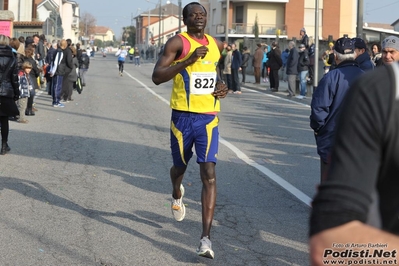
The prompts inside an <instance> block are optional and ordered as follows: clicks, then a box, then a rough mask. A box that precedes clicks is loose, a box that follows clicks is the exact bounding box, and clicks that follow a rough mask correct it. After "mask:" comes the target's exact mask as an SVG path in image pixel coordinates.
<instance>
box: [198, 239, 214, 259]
mask: <svg viewBox="0 0 399 266" xmlns="http://www.w3.org/2000/svg"><path fill="white" fill-rule="evenodd" d="M197 254H198V256H201V257H205V258H209V259H213V258H214V257H215V253H214V252H213V250H212V242H211V240H210V239H209V238H208V237H206V236H204V237H203V238H201V240H200V244H199V247H198V248H197Z"/></svg>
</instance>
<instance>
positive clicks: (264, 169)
mask: <svg viewBox="0 0 399 266" xmlns="http://www.w3.org/2000/svg"><path fill="white" fill-rule="evenodd" d="M124 73H125V74H126V75H127V76H129V77H130V78H131V79H133V80H134V81H136V82H137V83H139V84H140V85H142V86H143V87H144V88H145V89H146V90H147V91H148V92H150V93H151V94H153V95H154V96H155V97H157V98H158V99H160V100H161V101H163V102H164V103H166V104H167V105H169V101H168V100H166V99H164V98H163V97H162V96H160V95H159V94H157V93H156V92H154V91H153V90H151V89H150V88H149V87H148V86H147V85H145V84H144V83H143V82H141V81H140V80H138V79H136V78H135V77H133V76H132V75H130V74H129V73H127V72H124ZM246 90H248V91H252V92H255V93H260V92H258V91H256V90H251V89H246ZM262 94H263V95H267V96H269V97H275V98H279V99H281V100H284V101H289V102H293V103H297V104H300V105H305V106H309V105H306V104H303V103H298V102H296V101H291V100H289V99H283V98H281V97H278V96H275V95H270V94H264V93H262ZM309 107H310V106H309ZM219 141H220V143H222V144H223V145H225V146H226V147H227V148H229V149H230V150H231V151H232V152H234V153H235V154H236V155H237V157H238V158H240V159H241V160H243V161H244V162H245V163H247V164H248V165H250V166H252V167H254V168H256V169H258V170H259V171H260V172H262V173H263V174H264V175H266V176H267V177H269V178H270V179H271V180H273V181H274V182H276V183H277V184H279V185H280V186H281V187H282V188H284V189H285V190H287V191H288V192H290V193H291V194H292V195H294V196H295V197H296V198H298V199H299V200H300V201H301V202H303V203H305V204H306V205H308V206H309V207H310V206H311V202H312V199H311V198H310V197H309V196H308V195H306V194H305V193H303V192H302V191H300V190H299V189H297V188H296V187H294V186H293V185H291V184H290V183H289V182H287V181H286V180H285V179H284V178H282V177H280V176H279V175H277V174H275V173H274V172H272V171H271V170H270V169H268V168H267V167H265V166H263V165H260V164H258V163H256V162H255V161H253V160H252V159H250V158H249V157H248V156H247V155H246V154H245V153H243V152H242V151H241V150H240V149H238V148H237V147H236V146H234V145H233V144H231V143H230V142H228V141H227V140H225V139H223V138H222V137H220V138H219Z"/></svg>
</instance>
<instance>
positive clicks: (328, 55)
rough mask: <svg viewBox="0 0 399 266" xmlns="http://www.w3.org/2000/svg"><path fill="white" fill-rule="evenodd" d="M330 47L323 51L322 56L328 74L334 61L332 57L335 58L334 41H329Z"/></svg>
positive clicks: (325, 72) (325, 71)
mask: <svg viewBox="0 0 399 266" xmlns="http://www.w3.org/2000/svg"><path fill="white" fill-rule="evenodd" d="M328 47H329V49H328V50H326V51H325V52H324V53H323V55H322V58H321V59H322V60H323V63H324V74H327V73H328V71H330V68H331V65H332V63H333V62H332V60H331V57H333V58H334V43H332V42H329V43H328Z"/></svg>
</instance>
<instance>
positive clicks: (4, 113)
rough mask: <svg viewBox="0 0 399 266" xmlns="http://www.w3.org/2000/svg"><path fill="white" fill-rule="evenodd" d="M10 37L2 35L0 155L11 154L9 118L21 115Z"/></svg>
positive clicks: (0, 55) (0, 59)
mask: <svg viewBox="0 0 399 266" xmlns="http://www.w3.org/2000/svg"><path fill="white" fill-rule="evenodd" d="M9 44H10V40H9V38H8V36H5V35H2V34H0V79H1V83H2V84H1V88H0V125H1V150H0V154H1V155H5V154H6V153H7V152H9V151H10V150H11V149H10V146H9V145H8V134H9V122H8V117H10V116H12V117H15V116H17V115H18V114H19V111H18V107H17V105H16V104H15V101H17V100H18V99H19V82H18V65H17V59H16V58H15V56H14V53H13V51H12V48H11V46H9Z"/></svg>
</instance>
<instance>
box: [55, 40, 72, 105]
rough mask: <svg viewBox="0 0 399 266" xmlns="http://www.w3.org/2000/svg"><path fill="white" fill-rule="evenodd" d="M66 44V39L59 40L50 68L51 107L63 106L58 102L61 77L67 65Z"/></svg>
mask: <svg viewBox="0 0 399 266" xmlns="http://www.w3.org/2000/svg"><path fill="white" fill-rule="evenodd" d="M67 46H68V44H67V41H66V40H64V39H63V40H61V42H60V44H59V46H58V48H57V51H56V53H55V56H54V60H53V62H52V64H51V68H50V77H51V78H52V79H51V82H52V84H51V88H52V90H51V92H52V96H53V107H64V105H63V104H62V103H60V100H61V89H62V83H63V79H64V76H65V73H67V72H66V71H67V70H66V69H67V66H66V62H65V61H66V56H65V50H66V49H68V48H67ZM71 53H72V51H71ZM69 72H70V70H69Z"/></svg>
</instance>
